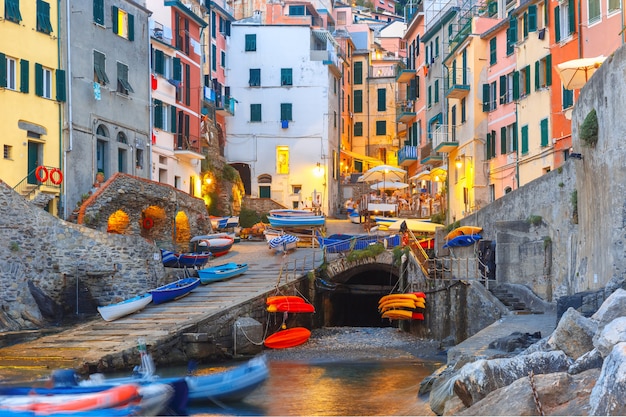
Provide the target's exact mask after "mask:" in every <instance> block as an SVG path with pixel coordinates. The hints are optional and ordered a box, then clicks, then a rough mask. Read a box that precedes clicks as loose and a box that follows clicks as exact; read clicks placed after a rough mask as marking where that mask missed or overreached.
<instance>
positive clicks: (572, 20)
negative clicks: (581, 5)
mask: <svg viewBox="0 0 626 417" xmlns="http://www.w3.org/2000/svg"><path fill="white" fill-rule="evenodd" d="M574 7H575V6H574V0H569V1H568V2H567V18H568V20H569V34H570V35H571V34H572V33H574V32H576V9H575V8H574Z"/></svg>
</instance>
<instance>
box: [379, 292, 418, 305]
mask: <svg viewBox="0 0 626 417" xmlns="http://www.w3.org/2000/svg"><path fill="white" fill-rule="evenodd" d="M418 298H422V300H423V297H418V296H417V295H416V294H413V293H409V294H389V295H385V296H383V297H381V299H380V300H378V305H379V306H380V305H381V304H383V303H384V302H385V301H389V300H413V301H419V300H418Z"/></svg>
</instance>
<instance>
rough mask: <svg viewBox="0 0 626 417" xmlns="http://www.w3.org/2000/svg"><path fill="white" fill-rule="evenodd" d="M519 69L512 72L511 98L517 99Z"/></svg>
mask: <svg viewBox="0 0 626 417" xmlns="http://www.w3.org/2000/svg"><path fill="white" fill-rule="evenodd" d="M519 96H520V94H519V71H515V72H514V73H513V100H519Z"/></svg>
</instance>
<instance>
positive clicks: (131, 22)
mask: <svg viewBox="0 0 626 417" xmlns="http://www.w3.org/2000/svg"><path fill="white" fill-rule="evenodd" d="M128 40H129V41H134V40H135V16H133V15H132V14H130V13H128Z"/></svg>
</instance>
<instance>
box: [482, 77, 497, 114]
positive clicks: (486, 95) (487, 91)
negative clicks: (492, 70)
mask: <svg viewBox="0 0 626 417" xmlns="http://www.w3.org/2000/svg"><path fill="white" fill-rule="evenodd" d="M497 95H498V93H497V90H496V82H495V81H494V82H492V83H491V84H483V111H484V112H490V111H493V110H495V109H496V107H497V104H496V103H497V100H498V98H497Z"/></svg>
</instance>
